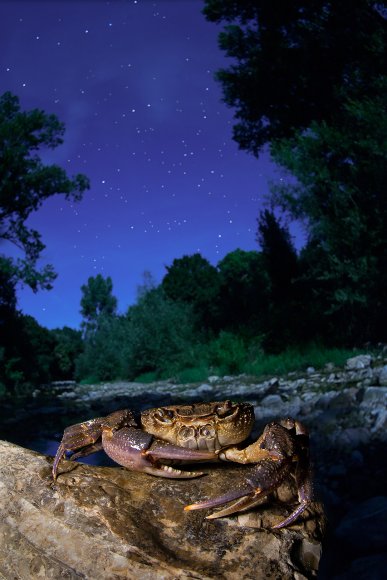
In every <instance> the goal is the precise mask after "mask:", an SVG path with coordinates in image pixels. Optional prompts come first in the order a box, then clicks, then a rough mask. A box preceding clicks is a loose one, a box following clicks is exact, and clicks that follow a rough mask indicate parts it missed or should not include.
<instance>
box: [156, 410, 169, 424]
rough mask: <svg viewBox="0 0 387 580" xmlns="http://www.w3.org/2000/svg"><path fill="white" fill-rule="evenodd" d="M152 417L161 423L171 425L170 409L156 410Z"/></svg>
mask: <svg viewBox="0 0 387 580" xmlns="http://www.w3.org/2000/svg"><path fill="white" fill-rule="evenodd" d="M154 416H155V418H156V419H157V420H158V421H160V422H161V423H167V424H171V423H172V419H173V411H171V410H170V409H157V411H156V412H155V415H154Z"/></svg>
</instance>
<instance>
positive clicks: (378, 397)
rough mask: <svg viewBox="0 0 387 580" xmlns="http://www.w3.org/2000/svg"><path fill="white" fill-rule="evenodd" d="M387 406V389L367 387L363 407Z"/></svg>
mask: <svg viewBox="0 0 387 580" xmlns="http://www.w3.org/2000/svg"><path fill="white" fill-rule="evenodd" d="M363 404H365V405H384V406H386V405H387V387H367V388H366V389H365V391H364V395H363V400H362V405H363Z"/></svg>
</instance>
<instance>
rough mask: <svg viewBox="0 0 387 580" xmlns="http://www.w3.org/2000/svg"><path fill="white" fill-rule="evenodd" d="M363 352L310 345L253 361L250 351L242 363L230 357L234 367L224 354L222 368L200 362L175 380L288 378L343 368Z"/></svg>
mask: <svg viewBox="0 0 387 580" xmlns="http://www.w3.org/2000/svg"><path fill="white" fill-rule="evenodd" d="M360 352H363V351H356V350H353V349H341V348H324V347H321V346H319V345H309V346H307V347H305V348H303V349H299V348H298V349H297V348H288V349H286V350H285V351H283V352H282V353H280V354H265V353H264V352H262V351H261V352H259V353H258V354H257V353H255V356H254V358H253V359H251V353H250V355H249V352H248V350H247V349H246V351H245V356H244V357H243V358H242V357H239V360H238V364H236V360H235V357H230V363H231V364H230V366H228V365H227V364H226V363H225V361H227V352H224V353H223V356H222V357H221V358H222V363H223V364H221V365H220V366H218V365H216V364H215V365H211V364H205V362H204V361H198V362H199V365H198V366H197V367H195V368H189V369H183V370H181V371H180V372H178V373H176V376H175V377H174V378H175V381H176V382H177V383H181V384H184V383H194V382H200V381H205V380H206V379H207V378H208V376H210V375H217V376H224V375H226V374H231V375H238V374H247V375H250V376H253V377H258V378H262V379H263V378H266V377H268V376H275V375H286V374H288V373H290V372H305V371H306V369H307V368H310V367H313V368H315V369H316V370H318V369H322V368H323V367H324V366H325V365H326V364H328V363H331V364H332V365H334V366H335V367H343V366H344V364H345V361H346V360H347V359H348V358H350V357H353V356H356V355H357V354H360ZM218 360H219V359H218ZM209 362H210V363H211V361H209Z"/></svg>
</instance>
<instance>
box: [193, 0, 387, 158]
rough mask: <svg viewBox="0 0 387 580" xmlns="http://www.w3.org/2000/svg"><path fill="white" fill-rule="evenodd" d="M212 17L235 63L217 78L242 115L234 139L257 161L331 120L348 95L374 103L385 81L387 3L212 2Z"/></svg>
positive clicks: (222, 44) (223, 46)
mask: <svg viewBox="0 0 387 580" xmlns="http://www.w3.org/2000/svg"><path fill="white" fill-rule="evenodd" d="M204 13H205V15H206V17H207V18H208V19H209V20H211V21H213V22H217V23H220V22H226V27H225V29H224V31H223V32H222V33H221V34H220V36H219V44H220V47H221V49H222V50H224V51H225V52H226V54H227V56H229V57H231V58H232V59H234V61H233V64H231V65H230V66H229V67H228V69H223V70H221V71H220V72H219V73H218V75H217V76H218V79H219V80H220V82H221V84H222V87H223V94H224V100H225V102H226V103H227V104H228V105H229V106H231V107H234V108H235V110H236V113H235V117H236V119H237V121H238V122H237V124H236V125H235V127H234V139H235V140H236V141H237V142H238V143H239V145H240V147H241V148H242V149H247V150H248V151H251V152H252V153H254V154H255V155H258V153H259V152H260V150H261V149H262V147H263V145H264V144H265V143H272V142H273V141H275V140H277V139H279V138H284V137H291V136H294V134H295V132H297V131H299V130H304V129H307V128H308V127H309V126H310V124H311V122H312V121H316V122H321V121H327V122H331V121H332V119H334V118H336V116H337V112H338V111H340V110H341V105H342V100H343V94H344V93H345V94H349V93H350V94H351V95H352V96H353V97H356V96H358V95H359V94H360V95H363V94H364V93H365V92H368V96H369V98H372V97H373V91H372V90H371V91H370V87H369V79H370V78H377V77H379V76H380V75H385V71H386V61H385V38H386V21H385V18H384V16H385V14H386V3H385V2H378V3H377V2H371V1H370V0H340V2H327V1H326V0H312V1H311V0H308V1H306V0H292V2H283V1H282V0H273V1H271V2H266V1H265V0H207V1H206V4H205V8H204ZM374 88H375V87H374Z"/></svg>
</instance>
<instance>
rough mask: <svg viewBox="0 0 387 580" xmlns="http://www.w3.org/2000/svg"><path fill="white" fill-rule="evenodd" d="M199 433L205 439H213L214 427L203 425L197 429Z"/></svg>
mask: <svg viewBox="0 0 387 580" xmlns="http://www.w3.org/2000/svg"><path fill="white" fill-rule="evenodd" d="M199 434H200V435H201V436H202V437H205V438H206V439H213V438H214V437H215V429H214V427H213V426H212V425H203V426H202V427H200V429H199Z"/></svg>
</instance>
